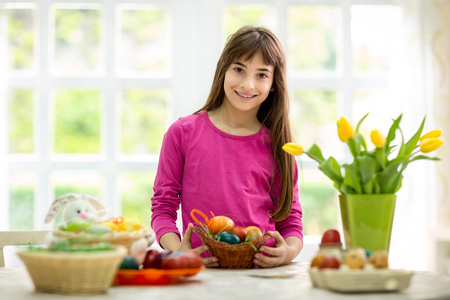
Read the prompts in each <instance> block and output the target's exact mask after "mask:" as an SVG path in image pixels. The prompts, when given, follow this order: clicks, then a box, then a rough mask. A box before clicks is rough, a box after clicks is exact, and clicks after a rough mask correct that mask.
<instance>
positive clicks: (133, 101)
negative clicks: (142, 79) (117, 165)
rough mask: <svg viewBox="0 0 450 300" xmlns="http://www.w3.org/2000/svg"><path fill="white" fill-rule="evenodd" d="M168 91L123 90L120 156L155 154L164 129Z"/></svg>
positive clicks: (159, 145)
mask: <svg viewBox="0 0 450 300" xmlns="http://www.w3.org/2000/svg"><path fill="white" fill-rule="evenodd" d="M167 98H168V92H167V90H136V89H134V90H126V91H125V92H124V94H123V98H122V107H121V115H122V135H121V139H122V143H121V145H122V153H124V154H158V153H159V150H160V149H161V143H162V138H163V135H164V133H165V131H166V130H167V127H166V124H167Z"/></svg>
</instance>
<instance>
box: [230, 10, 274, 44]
mask: <svg viewBox="0 0 450 300" xmlns="http://www.w3.org/2000/svg"><path fill="white" fill-rule="evenodd" d="M223 20H224V21H223V28H222V30H223V33H224V37H223V39H224V40H226V39H227V38H228V37H229V36H230V35H231V34H233V33H234V32H236V30H238V29H239V28H241V27H242V26H245V25H253V26H266V27H268V28H270V29H271V30H274V31H276V10H275V9H274V8H273V7H271V6H266V5H258V6H248V5H236V6H228V7H227V8H226V9H225V13H224V18H223Z"/></svg>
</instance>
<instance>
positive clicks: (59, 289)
mask: <svg viewBox="0 0 450 300" xmlns="http://www.w3.org/2000/svg"><path fill="white" fill-rule="evenodd" d="M126 254H127V249H126V248H125V247H123V246H117V247H116V248H115V250H112V251H88V252H57V251H30V250H27V251H21V252H17V255H18V256H19V257H20V259H21V260H22V261H23V262H24V264H25V266H26V268H27V270H28V273H29V274H30V277H31V279H32V280H33V283H34V286H35V287H36V291H40V292H51V293H62V294H91V293H101V292H105V291H106V289H107V288H108V287H110V286H111V285H112V283H113V281H114V276H115V274H116V271H117V269H118V268H119V265H120V263H121V262H122V259H123V258H124V257H125V255H126Z"/></svg>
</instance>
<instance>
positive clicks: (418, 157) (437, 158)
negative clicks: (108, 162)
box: [409, 155, 441, 163]
mask: <svg viewBox="0 0 450 300" xmlns="http://www.w3.org/2000/svg"><path fill="white" fill-rule="evenodd" d="M420 159H426V160H435V161H438V160H441V159H440V158H439V157H429V156H425V155H418V156H415V157H413V158H412V159H411V160H410V161H409V162H410V163H411V162H413V161H415V160H420Z"/></svg>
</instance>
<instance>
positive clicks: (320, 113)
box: [290, 90, 343, 159]
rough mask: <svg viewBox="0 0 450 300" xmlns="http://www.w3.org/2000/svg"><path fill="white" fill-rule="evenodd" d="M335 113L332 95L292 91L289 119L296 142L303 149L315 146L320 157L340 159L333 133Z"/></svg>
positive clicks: (335, 107) (334, 132) (341, 154)
mask: <svg viewBox="0 0 450 300" xmlns="http://www.w3.org/2000/svg"><path fill="white" fill-rule="evenodd" d="M337 111H338V108H337V95H336V92H335V91H327V90H294V92H293V97H292V98H291V107H290V117H291V126H292V130H293V132H294V138H295V140H296V142H298V143H300V144H301V145H302V146H303V147H305V149H309V147H311V146H312V145H313V144H314V143H315V144H317V145H318V146H319V147H320V149H321V150H322V152H323V154H324V156H329V155H332V156H333V157H334V158H336V159H339V158H341V157H343V150H342V147H341V143H340V141H339V138H338V136H337V131H336V121H337V119H338V116H337Z"/></svg>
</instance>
